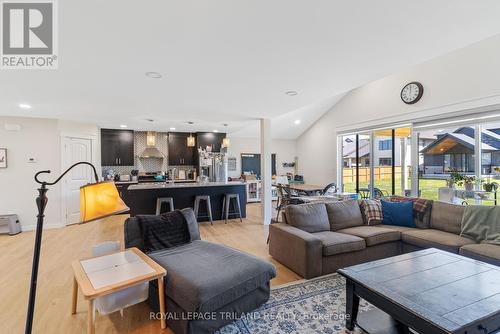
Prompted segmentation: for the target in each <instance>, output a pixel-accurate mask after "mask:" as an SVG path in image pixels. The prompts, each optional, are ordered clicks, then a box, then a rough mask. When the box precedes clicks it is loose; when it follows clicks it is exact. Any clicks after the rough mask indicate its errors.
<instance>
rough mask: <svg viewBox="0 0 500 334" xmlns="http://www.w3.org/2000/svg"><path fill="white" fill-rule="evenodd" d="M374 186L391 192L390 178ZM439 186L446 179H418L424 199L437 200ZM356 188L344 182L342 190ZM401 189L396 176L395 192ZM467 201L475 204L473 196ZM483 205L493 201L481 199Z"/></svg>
mask: <svg viewBox="0 0 500 334" xmlns="http://www.w3.org/2000/svg"><path fill="white" fill-rule="evenodd" d="M368 183H369V182H360V184H359V186H360V188H368ZM410 184H411V183H410V180H409V179H408V187H409V186H410ZM375 187H377V188H379V189H381V190H386V191H387V192H388V193H389V194H390V193H391V188H392V185H391V180H390V179H389V180H381V181H375ZM441 187H446V180H441V179H420V180H419V189H420V192H421V195H420V197H422V198H426V199H431V200H437V199H438V188H441ZM355 188H356V183H345V184H344V190H345V191H346V192H355ZM402 193H403V192H402V191H401V179H400V178H399V179H398V178H396V194H400V195H402ZM467 203H469V204H476V202H475V200H474V199H473V198H469V199H467ZM483 204H484V205H493V204H494V202H493V201H483Z"/></svg>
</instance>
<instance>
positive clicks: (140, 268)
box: [71, 248, 167, 334]
mask: <svg viewBox="0 0 500 334" xmlns="http://www.w3.org/2000/svg"><path fill="white" fill-rule="evenodd" d="M72 267H73V274H74V278H73V303H72V308H71V314H75V313H76V304H77V299H78V287H80V291H81V292H82V294H83V296H84V298H85V299H86V300H88V303H89V308H88V323H87V333H89V334H93V333H94V332H95V304H94V300H95V298H97V297H101V296H105V295H108V294H111V293H113V292H117V291H120V290H123V289H126V288H129V287H131V286H134V285H138V284H141V283H144V282H148V281H152V280H155V279H156V280H158V293H159V301H160V312H161V314H162V317H161V328H162V329H165V328H166V327H167V323H166V320H165V316H164V314H165V293H164V285H163V277H164V276H165V275H166V272H167V271H166V270H165V268H163V267H162V266H160V265H159V264H157V263H156V262H154V261H153V260H152V259H150V258H149V257H148V256H147V255H146V254H144V253H143V252H141V251H140V250H139V249H137V248H129V249H126V250H124V251H121V252H117V253H113V254H110V255H104V256H99V257H94V258H90V259H84V260H78V261H74V262H73V264H72Z"/></svg>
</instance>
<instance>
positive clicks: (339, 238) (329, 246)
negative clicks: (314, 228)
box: [312, 231, 366, 256]
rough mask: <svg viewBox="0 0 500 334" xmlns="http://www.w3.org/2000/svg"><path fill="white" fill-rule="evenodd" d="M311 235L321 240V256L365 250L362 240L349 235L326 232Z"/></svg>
mask: <svg viewBox="0 0 500 334" xmlns="http://www.w3.org/2000/svg"><path fill="white" fill-rule="evenodd" d="M312 235H314V236H315V237H316V238H318V239H320V240H321V243H322V244H323V256H331V255H335V254H341V253H347V252H355V251H358V250H362V249H364V248H366V246H365V241H364V240H363V239H361V238H358V237H355V236H353V235H349V234H343V233H337V232H331V231H326V232H317V233H312Z"/></svg>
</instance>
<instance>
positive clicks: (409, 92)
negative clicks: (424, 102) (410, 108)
mask: <svg viewBox="0 0 500 334" xmlns="http://www.w3.org/2000/svg"><path fill="white" fill-rule="evenodd" d="M422 95H424V86H422V84H421V83H420V82H416V81H414V82H410V83H409V84H407V85H406V86H404V87H403V89H402V90H401V100H402V101H403V102H404V103H406V104H414V103H417V102H418V100H420V99H421V98H422Z"/></svg>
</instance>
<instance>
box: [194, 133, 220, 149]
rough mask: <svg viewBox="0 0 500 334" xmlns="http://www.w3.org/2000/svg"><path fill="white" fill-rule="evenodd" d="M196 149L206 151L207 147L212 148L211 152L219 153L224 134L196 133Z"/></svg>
mask: <svg viewBox="0 0 500 334" xmlns="http://www.w3.org/2000/svg"><path fill="white" fill-rule="evenodd" d="M196 135H197V139H198V140H197V143H196V147H201V148H202V149H206V148H207V146H211V147H212V152H220V149H221V146H222V140H223V139H224V138H225V137H226V134H225V133H214V132H198V133H197V134H196Z"/></svg>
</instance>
